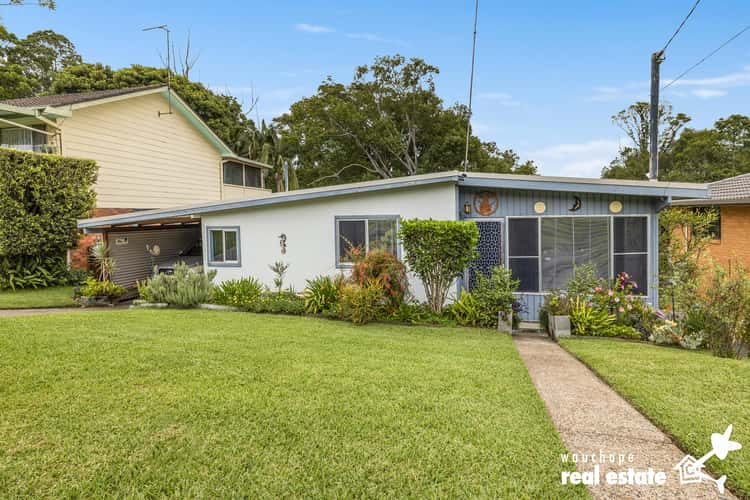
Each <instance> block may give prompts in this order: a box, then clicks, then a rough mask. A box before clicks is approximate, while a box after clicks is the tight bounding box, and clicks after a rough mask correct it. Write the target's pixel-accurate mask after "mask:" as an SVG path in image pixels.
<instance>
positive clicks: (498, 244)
mask: <svg viewBox="0 0 750 500" xmlns="http://www.w3.org/2000/svg"><path fill="white" fill-rule="evenodd" d="M476 223H477V226H478V227H479V245H478V250H479V258H478V259H476V260H475V261H474V263H473V264H472V266H471V268H470V269H469V290H471V289H472V288H474V284H475V283H476V272H477V271H479V272H481V273H482V274H484V275H488V274H489V273H490V270H491V269H492V268H493V267H495V266H497V265H500V264H502V262H503V248H502V241H503V223H502V221H494V220H493V221H489V220H488V221H476Z"/></svg>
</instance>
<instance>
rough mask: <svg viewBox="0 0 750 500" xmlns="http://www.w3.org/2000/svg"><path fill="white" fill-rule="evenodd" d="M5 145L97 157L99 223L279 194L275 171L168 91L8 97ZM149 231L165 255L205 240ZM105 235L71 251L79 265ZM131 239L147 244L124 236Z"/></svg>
mask: <svg viewBox="0 0 750 500" xmlns="http://www.w3.org/2000/svg"><path fill="white" fill-rule="evenodd" d="M0 146H1V147H5V148H13V149H20V150H27V151H33V152H37V153H54V154H59V155H64V156H70V157H78V158H88V159H92V160H95V161H96V163H97V165H98V166H99V174H98V179H97V182H96V184H95V186H94V190H95V192H96V196H97V202H96V208H95V210H94V212H93V214H92V215H93V216H94V217H102V216H107V215H115V214H123V213H130V212H134V211H139V210H148V209H157V208H165V207H172V206H177V205H187V204H194V203H208V202H215V201H221V200H230V199H247V198H257V197H261V196H266V195H267V194H269V193H270V190H268V189H266V188H265V186H264V181H263V178H264V175H263V174H264V169H266V168H270V167H268V166H267V165H265V164H263V163H259V162H256V161H253V160H250V159H248V158H243V157H240V156H237V155H236V154H234V152H233V151H232V150H231V149H230V148H229V147H228V146H227V145H226V144H224V142H222V141H221V139H219V137H218V136H217V135H216V134H215V133H214V132H213V131H212V130H211V129H210V128H209V127H208V125H207V124H206V123H205V122H204V121H203V120H201V119H200V118H199V117H198V115H197V114H196V113H195V112H194V111H193V110H191V109H190V107H189V106H188V105H187V104H186V103H185V102H184V101H183V100H182V99H181V98H180V97H179V96H178V95H177V94H175V93H174V92H172V91H170V89H168V88H167V86H165V85H154V86H147V87H137V88H126V89H115V90H104V91H95V92H85V93H77V94H60V95H50V96H39V97H30V98H22V99H12V100H5V101H0ZM139 229H140V230H142V232H143V231H147V230H154V229H161V230H162V231H161V233H160V236H159V243H160V247H161V248H162V250H163V251H164V253H163V256H164V258H169V257H170V256H171V257H174V256H175V254H177V253H179V251H180V247H182V246H185V245H188V244H190V242H191V240H194V239H200V231H199V229H198V228H196V227H192V228H191V227H190V224H180V225H169V226H151V227H143V228H138V227H134V228H130V230H139ZM166 229H170V230H172V231H170V232H166V231H165V230H166ZM148 234H149V235H153V234H156V233H148ZM141 236H142V238H141V239H149V238H145V236H144V235H141ZM97 238H99V236H98V235H96V236H94V235H87V236H85V237H84V238H83V239H82V240H81V241H80V243H79V247H78V249H76V250H74V251H71V252H69V260H70V263H71V266H72V267H86V266H87V258H88V248H89V247H90V246H91V244H92V243H93V242H94V241H96V239H97ZM125 241H140V240H139V238H138V235H137V234H133V235H132V236H131V237H130V238H129V239H128V238H124V239H123V238H121V239H120V240H118V242H120V243H122V242H125ZM111 243H113V242H111ZM139 245H140V243H139ZM123 268H124V269H123V272H128V271H127V269H125V268H127V262H125V261H123Z"/></svg>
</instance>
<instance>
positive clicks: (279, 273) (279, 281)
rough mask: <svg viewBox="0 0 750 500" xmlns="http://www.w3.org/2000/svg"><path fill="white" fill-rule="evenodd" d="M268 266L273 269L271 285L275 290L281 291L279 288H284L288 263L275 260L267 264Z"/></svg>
mask: <svg viewBox="0 0 750 500" xmlns="http://www.w3.org/2000/svg"><path fill="white" fill-rule="evenodd" d="M268 268H269V269H270V270H271V271H273V274H274V278H273V285H274V286H275V287H276V291H277V292H279V293H281V290H282V289H283V288H284V276H285V275H286V272H287V270H288V269H289V264H286V263H284V262H283V261H280V260H277V261H276V262H274V263H273V264H271V265H269V266H268Z"/></svg>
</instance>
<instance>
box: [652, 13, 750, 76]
mask: <svg viewBox="0 0 750 500" xmlns="http://www.w3.org/2000/svg"><path fill="white" fill-rule="evenodd" d="M747 30H750V25H747V26H745V27H744V28H743V29H741V30H740V31H738V32H737V33H735V34H734V35H733V36H732V37H731V38H730V39H729V40H727V41H726V42H724V43H722V44H721V45H719V46H718V47H716V48H715V49H714V50H712V51H711V52H709V53H708V54H707V55H706V56H705V57H703V59H701V60H700V61H698V62H697V63H695V64H693V65H692V66H690V67H689V68H688V69H686V70H685V71H683V72H682V73H680V74H679V75H678V76H677V78H675V79H674V80H672V81H671V82H669V83H668V84H666V85H664V86H663V87H662V90H664V89H666V88H667V87H669V86H670V85H672V84H673V83H674V82H676V81H677V80H679V79H680V78H682V77H683V76H685V75H687V74H688V73H690V72H691V71H693V70H694V69H695V68H697V67H698V66H700V65H701V64H703V63H704V62H706V60H708V59H709V58H711V56H713V55H714V54H716V53H717V52H718V51H720V50H721V49H723V48H724V47H726V46H727V45H729V44H730V43H732V42H733V41H734V40H735V39H737V38H739V37H740V35H742V34H743V33H744V32H746V31H747Z"/></svg>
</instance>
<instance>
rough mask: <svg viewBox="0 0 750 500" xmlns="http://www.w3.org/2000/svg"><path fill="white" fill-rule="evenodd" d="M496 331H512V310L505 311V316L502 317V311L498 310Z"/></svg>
mask: <svg viewBox="0 0 750 500" xmlns="http://www.w3.org/2000/svg"><path fill="white" fill-rule="evenodd" d="M497 331H498V332H503V333H513V313H512V312H507V313H505V318H503V313H502V312H500V311H498V313H497Z"/></svg>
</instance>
